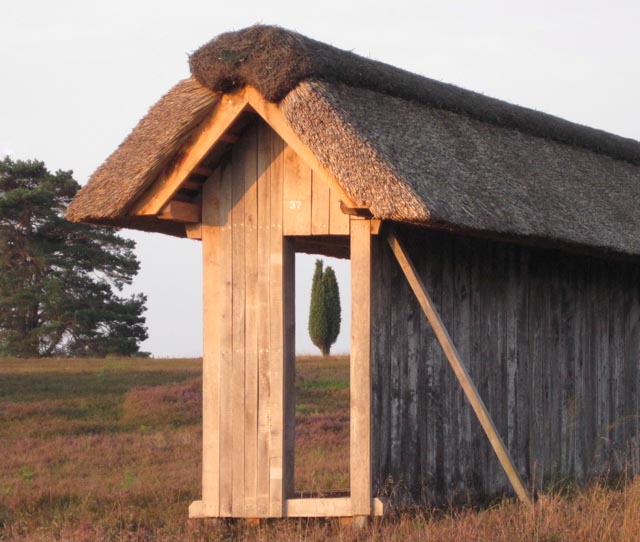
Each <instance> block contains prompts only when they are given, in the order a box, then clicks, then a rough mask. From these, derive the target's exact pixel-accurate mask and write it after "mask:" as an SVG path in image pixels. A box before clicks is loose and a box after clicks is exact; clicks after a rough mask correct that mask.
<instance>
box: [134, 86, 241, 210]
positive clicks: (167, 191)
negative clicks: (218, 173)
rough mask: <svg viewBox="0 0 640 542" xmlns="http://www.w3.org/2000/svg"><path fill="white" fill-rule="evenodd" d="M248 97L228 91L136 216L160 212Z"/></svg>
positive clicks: (145, 195) (146, 196) (149, 192)
mask: <svg viewBox="0 0 640 542" xmlns="http://www.w3.org/2000/svg"><path fill="white" fill-rule="evenodd" d="M247 106H248V103H247V99H246V98H245V97H244V96H243V95H242V93H240V94H225V95H224V96H223V97H222V98H221V99H220V103H219V104H218V105H217V107H216V108H215V109H214V110H213V112H212V113H211V115H210V116H209V118H208V119H207V120H206V121H205V122H204V123H203V124H202V125H201V127H200V133H199V134H198V136H197V137H196V138H195V140H194V141H193V142H192V143H191V144H190V145H189V147H188V148H187V149H185V150H184V152H183V153H182V159H181V160H180V161H179V162H178V163H177V164H176V165H175V166H174V167H173V168H172V169H170V170H169V171H167V172H164V173H163V174H162V175H161V176H160V178H159V179H158V180H157V181H156V182H155V183H154V184H153V185H152V186H151V187H150V189H149V190H147V191H146V192H144V193H143V194H142V196H141V197H140V199H139V200H138V201H137V202H136V204H135V206H134V207H133V209H132V211H131V213H132V214H134V215H157V214H158V213H159V212H160V210H161V209H162V208H163V207H164V206H165V205H166V204H167V203H168V202H169V201H170V200H171V198H172V197H173V195H174V194H175V193H176V192H177V191H178V189H179V188H180V185H181V184H182V183H183V182H184V181H186V180H187V178H188V177H189V175H190V174H191V172H193V171H194V170H195V169H196V167H197V166H198V164H199V163H200V161H201V160H203V159H204V158H205V156H206V155H207V154H208V153H209V151H210V150H211V148H212V146H213V145H214V144H215V143H216V142H217V141H219V140H225V141H226V140H228V139H229V138H226V139H225V138H224V137H223V136H225V132H226V131H227V130H228V129H229V128H230V127H231V125H232V124H233V123H234V121H235V120H236V119H237V118H238V116H239V115H240V114H241V113H242V112H243V111H245V109H246V108H247Z"/></svg>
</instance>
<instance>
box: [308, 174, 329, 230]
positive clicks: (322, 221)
mask: <svg viewBox="0 0 640 542" xmlns="http://www.w3.org/2000/svg"><path fill="white" fill-rule="evenodd" d="M329 196H330V194H329V185H328V184H327V182H326V181H325V180H324V179H323V178H322V177H321V176H319V175H316V174H315V173H314V172H313V171H311V234H312V235H329Z"/></svg>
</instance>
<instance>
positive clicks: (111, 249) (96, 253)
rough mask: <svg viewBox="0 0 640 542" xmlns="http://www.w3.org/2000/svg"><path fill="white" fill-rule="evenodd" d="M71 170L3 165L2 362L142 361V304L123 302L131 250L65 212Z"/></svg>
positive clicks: (32, 163)
mask: <svg viewBox="0 0 640 542" xmlns="http://www.w3.org/2000/svg"><path fill="white" fill-rule="evenodd" d="M79 188H80V185H79V184H78V183H77V182H76V181H75V180H74V179H73V175H72V172H71V171H57V172H56V173H51V172H50V171H48V170H47V168H46V167H45V165H44V163H43V162H40V161H37V160H28V161H22V160H16V161H14V160H12V159H10V158H8V157H7V158H4V159H3V160H1V161H0V356H15V357H42V356H106V355H110V354H113V355H140V354H141V353H140V343H141V342H142V341H143V340H145V339H146V338H147V328H146V325H145V317H144V311H145V303H146V297H145V296H144V295H142V294H133V295H130V296H122V295H121V291H122V289H123V287H124V286H125V285H128V284H131V281H132V279H133V277H134V276H135V275H136V273H137V272H138V269H139V263H138V260H137V258H136V256H135V254H134V248H135V243H134V241H132V240H129V239H125V238H123V237H121V236H120V235H119V234H118V233H117V231H115V230H114V229H112V228H106V227H100V226H92V225H86V224H75V223H71V222H68V221H67V220H65V219H64V212H65V210H66V208H67V207H68V205H69V204H70V203H71V200H72V199H73V197H74V196H75V194H76V192H77V191H78V190H79Z"/></svg>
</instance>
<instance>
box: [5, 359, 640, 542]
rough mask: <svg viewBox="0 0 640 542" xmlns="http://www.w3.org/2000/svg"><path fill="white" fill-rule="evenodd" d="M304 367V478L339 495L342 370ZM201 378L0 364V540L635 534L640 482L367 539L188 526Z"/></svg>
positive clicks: (311, 363)
mask: <svg viewBox="0 0 640 542" xmlns="http://www.w3.org/2000/svg"><path fill="white" fill-rule="evenodd" d="M298 369H299V374H300V377H299V378H298V381H297V388H298V393H299V396H298V401H297V406H298V412H297V415H298V427H299V432H298V441H297V447H296V451H297V453H298V460H297V462H296V483H297V485H298V487H299V488H304V489H312V488H328V487H336V488H337V487H345V485H347V484H348V466H347V454H346V450H347V449H348V410H347V405H348V366H347V362H346V360H345V359H332V360H330V361H328V362H326V361H325V362H321V361H319V360H318V359H314V358H305V359H301V360H299V364H298ZM199 378H200V363H199V361H198V360H120V359H115V360H107V361H105V360H49V361H44V362H43V361H36V360H33V361H25V360H21V361H17V360H2V361H0V443H1V451H2V462H1V463H0V540H2V541H9V540H11V541H38V542H41V541H42V542H44V541H51V540H64V541H74V542H85V541H86V542H89V541H140V542H142V541H157V542H169V541H193V542H196V541H197V542H200V541H202V542H204V541H209V540H247V541H249V540H251V541H253V540H255V541H276V540H281V541H287V540H291V541H293V540H296V541H298V540H300V541H302V540H304V541H320V540H338V541H341V540H342V541H351V540H380V541H382V540H389V541H401V540H429V541H450V540H458V541H466V540H473V541H484V540H486V541H514V540H524V541H546V542H551V541H569V542H572V541H591V540H602V541H612V542H613V541H616V542H618V541H625V542H630V541H636V540H640V513H639V511H640V480H635V481H631V482H629V483H627V484H626V485H625V486H623V487H622V488H621V489H610V488H605V487H602V486H599V485H594V486H592V487H590V488H588V489H586V490H583V491H578V492H576V493H573V494H571V495H570V496H564V497H563V496H560V495H548V496H544V497H543V498H541V499H540V501H539V503H538V504H537V505H536V507H535V509H528V508H526V507H522V506H520V505H519V504H516V503H514V502H511V501H503V502H500V503H498V504H496V505H494V506H492V507H489V508H486V509H483V510H480V511H477V510H476V511H474V510H471V509H456V510H448V511H443V510H428V511H423V512H420V513H411V514H410V513H405V514H401V515H396V516H390V517H385V518H384V519H382V520H379V521H377V522H375V523H374V524H372V525H371V527H370V528H369V529H366V530H364V531H362V532H355V531H353V530H352V529H350V528H349V527H348V526H345V525H343V524H341V523H340V522H338V521H334V520H327V521H319V520H315V521H306V520H295V521H274V522H270V523H267V524H264V525H261V526H249V525H245V524H243V523H237V524H235V525H224V526H221V525H216V524H211V523H207V522H190V521H189V520H187V506H188V505H189V503H190V502H191V501H192V500H196V499H198V498H199V492H200V482H199V472H200V465H199V461H200V425H199V424H200V393H199ZM318 450H323V451H322V452H319V451H318ZM345 476H346V477H345Z"/></svg>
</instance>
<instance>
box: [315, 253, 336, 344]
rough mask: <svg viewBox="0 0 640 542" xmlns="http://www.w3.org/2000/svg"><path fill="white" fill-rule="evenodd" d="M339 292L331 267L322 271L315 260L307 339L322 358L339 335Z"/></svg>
mask: <svg viewBox="0 0 640 542" xmlns="http://www.w3.org/2000/svg"><path fill="white" fill-rule="evenodd" d="M340 312H341V309H340V292H339V290H338V281H337V280H336V274H335V272H334V271H333V269H332V268H331V267H327V268H326V269H325V270H323V263H322V260H316V268H315V271H314V273H313V282H312V284H311V305H310V307H309V337H311V341H312V342H313V344H315V345H316V346H317V347H318V348H319V349H320V351H321V352H322V355H323V356H328V355H329V353H330V351H331V346H332V345H333V344H334V343H335V342H336V339H337V338H338V335H339V334H340V321H341V319H340Z"/></svg>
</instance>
